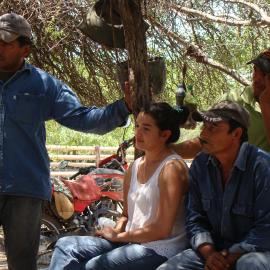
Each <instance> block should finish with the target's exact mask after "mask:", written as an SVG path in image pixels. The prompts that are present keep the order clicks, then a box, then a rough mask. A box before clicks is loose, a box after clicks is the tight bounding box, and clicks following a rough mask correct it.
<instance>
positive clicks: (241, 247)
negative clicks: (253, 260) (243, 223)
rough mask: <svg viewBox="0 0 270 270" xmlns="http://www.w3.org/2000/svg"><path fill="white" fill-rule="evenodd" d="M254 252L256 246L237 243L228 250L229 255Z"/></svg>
mask: <svg viewBox="0 0 270 270" xmlns="http://www.w3.org/2000/svg"><path fill="white" fill-rule="evenodd" d="M255 251H256V246H255V245H251V244H248V243H245V242H241V243H237V244H234V245H232V246H231V247H230V248H229V252H230V253H241V254H242V253H248V252H255Z"/></svg>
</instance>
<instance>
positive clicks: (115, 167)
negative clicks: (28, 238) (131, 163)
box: [40, 138, 133, 253]
mask: <svg viewBox="0 0 270 270" xmlns="http://www.w3.org/2000/svg"><path fill="white" fill-rule="evenodd" d="M132 144H133V138H132V139H130V140H127V141H124V142H123V143H122V144H121V145H120V146H119V148H118V150H117V153H116V154H114V155H112V156H110V157H108V158H106V159H104V160H102V161H101V162H100V163H99V165H98V167H95V166H91V167H87V168H81V169H80V170H79V171H78V172H77V173H76V174H74V175H73V176H71V177H70V178H69V179H66V178H61V177H60V178H52V179H51V180H52V184H53V193H52V200H51V201H50V202H47V203H46V204H45V206H44V209H43V218H42V225H41V238H40V253H42V252H46V251H47V250H50V249H51V248H52V247H53V245H54V243H55V242H56V240H57V239H59V238H60V237H63V236H66V235H74V234H77V235H91V234H93V232H94V230H95V229H96V228H97V227H98V226H100V225H102V224H100V222H102V223H104V222H106V223H108V222H109V223H111V224H113V223H114V222H115V221H116V219H117V217H119V216H120V215H121V213H122V209H123V190H122V189H123V178H124V172H125V170H126V169H127V166H128V165H127V161H126V150H127V149H128V148H129V147H130V146H131V145H132Z"/></svg>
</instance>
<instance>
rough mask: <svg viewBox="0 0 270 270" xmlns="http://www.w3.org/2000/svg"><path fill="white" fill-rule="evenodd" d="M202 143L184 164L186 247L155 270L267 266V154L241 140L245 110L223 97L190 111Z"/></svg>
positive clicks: (243, 269)
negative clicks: (188, 245)
mask: <svg viewBox="0 0 270 270" xmlns="http://www.w3.org/2000/svg"><path fill="white" fill-rule="evenodd" d="M193 118H194V119H195V120H196V121H203V127H202V131H201V134H200V140H201V143H202V147H203V152H201V153H200V154H199V155H198V156H197V157H196V158H195V159H194V161H193V163H192V166H191V168H190V192H189V198H188V205H187V219H186V228H187V233H188V235H189V237H190V241H191V246H192V249H188V250H185V251H183V252H182V253H180V254H178V255H176V256H175V257H173V258H172V259H170V260H169V261H168V262H166V263H165V264H163V265H162V266H160V267H159V268H158V270H165V269H166V270H175V269H178V270H182V269H185V270H188V269H190V270H197V269H198V270H199V269H202V270H203V269H206V270H224V269H236V270H247V269H252V270H259V269H260V270H263V269H270V203H269V198H270V155H269V154H268V153H266V152H264V151H263V150H261V149H259V148H257V147H255V146H252V145H250V144H248V143H247V139H248V138H247V128H248V122H249V115H248V113H247V112H246V111H245V110H244V109H243V108H242V107H241V106H240V105H238V104H237V103H234V102H231V101H223V102H221V103H218V104H217V105H216V106H214V107H213V108H212V109H210V110H209V111H206V112H196V113H194V114H193Z"/></svg>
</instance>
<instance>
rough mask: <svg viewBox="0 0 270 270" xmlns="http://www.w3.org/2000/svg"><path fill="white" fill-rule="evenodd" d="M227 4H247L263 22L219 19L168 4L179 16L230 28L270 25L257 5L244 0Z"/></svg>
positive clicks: (265, 15) (230, 0)
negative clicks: (183, 15) (184, 15)
mask: <svg viewBox="0 0 270 270" xmlns="http://www.w3.org/2000/svg"><path fill="white" fill-rule="evenodd" d="M227 2H233V3H243V4H246V5H247V6H249V7H251V8H253V9H254V10H256V11H257V12H259V14H260V15H261V20H255V19H250V20H241V19H234V18H230V19H229V18H226V17H219V16H214V15H211V14H209V13H205V12H202V11H199V10H196V9H192V8H188V7H184V6H179V5H176V4H172V3H166V5H167V7H168V8H171V9H172V10H174V11H175V12H176V13H177V14H179V13H181V14H186V15H189V16H194V17H196V18H200V19H201V20H203V21H211V22H217V23H222V24H226V25H230V26H250V25H252V26H262V25H270V17H269V16H267V14H266V13H265V12H264V11H263V10H262V9H260V8H259V7H258V6H257V5H255V4H251V3H245V1H242V0H228V1H227Z"/></svg>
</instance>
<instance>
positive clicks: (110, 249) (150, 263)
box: [49, 236, 167, 270]
mask: <svg viewBox="0 0 270 270" xmlns="http://www.w3.org/2000/svg"><path fill="white" fill-rule="evenodd" d="M166 260H167V258H166V257H163V256H160V255H158V254H157V253H156V252H155V251H153V250H152V249H149V248H145V247H143V246H141V245H139V244H119V243H112V242H110V241H108V240H106V239H103V238H99V237H92V236H67V237H63V238H61V239H59V240H58V241H57V243H56V245H55V250H54V252H53V255H52V259H51V264H50V266H49V270H62V269H63V270H112V269H113V270H127V269H128V270H138V269H140V270H151V269H153V270H154V269H156V268H157V267H158V266H159V265H161V264H162V263H163V262H165V261H166Z"/></svg>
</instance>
